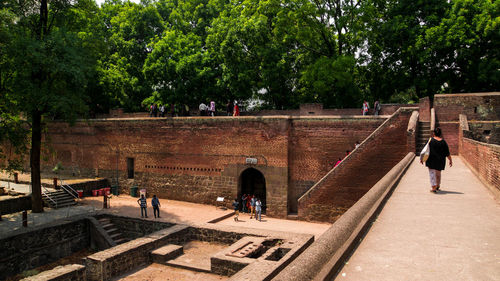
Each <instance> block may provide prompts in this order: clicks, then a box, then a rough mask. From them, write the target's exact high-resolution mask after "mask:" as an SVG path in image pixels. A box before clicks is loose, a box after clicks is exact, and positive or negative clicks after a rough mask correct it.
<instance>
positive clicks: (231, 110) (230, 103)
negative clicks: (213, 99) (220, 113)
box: [226, 101, 234, 116]
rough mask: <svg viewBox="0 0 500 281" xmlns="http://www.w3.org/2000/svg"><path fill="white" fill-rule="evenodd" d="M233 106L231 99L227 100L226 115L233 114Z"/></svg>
mask: <svg viewBox="0 0 500 281" xmlns="http://www.w3.org/2000/svg"><path fill="white" fill-rule="evenodd" d="M233 108H234V105H233V103H232V102H231V101H228V102H227V105H226V111H227V116H233Z"/></svg>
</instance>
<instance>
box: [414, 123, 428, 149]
mask: <svg viewBox="0 0 500 281" xmlns="http://www.w3.org/2000/svg"><path fill="white" fill-rule="evenodd" d="M430 137H431V122H418V135H417V141H416V143H415V148H416V151H415V153H416V155H420V151H422V149H423V148H424V146H425V144H426V143H427V141H428V140H429V138H430Z"/></svg>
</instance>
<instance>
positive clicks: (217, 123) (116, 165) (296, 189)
mask: <svg viewBox="0 0 500 281" xmlns="http://www.w3.org/2000/svg"><path fill="white" fill-rule="evenodd" d="M384 120H385V118H384V117H286V116H277V117H239V118H233V117H219V118H174V119H172V118H168V119H166V118H144V119H106V120H91V121H89V122H78V123H76V125H75V126H73V127H70V126H69V125H68V124H65V123H62V122H54V123H51V124H49V129H48V136H47V138H46V140H47V142H48V143H50V147H51V148H52V150H53V151H54V152H55V153H51V154H49V155H50V156H52V155H53V156H52V157H49V158H51V159H50V161H49V162H47V163H45V168H46V169H49V168H51V167H53V166H54V165H55V163H57V162H58V161H61V162H62V165H63V166H64V167H65V169H64V170H63V172H71V171H74V170H78V171H79V172H81V173H82V174H83V175H85V174H88V175H99V176H100V177H107V178H109V179H110V181H111V182H113V181H115V179H116V178H118V181H119V183H120V186H121V192H126V193H128V192H129V188H130V187H132V186H133V185H137V186H139V188H146V189H147V192H148V195H152V194H156V195H158V196H159V197H160V198H169V199H175V200H184V201H191V202H198V203H208V204H214V203H215V199H216V198H217V196H223V197H226V198H228V199H232V198H234V197H237V196H238V194H239V192H240V191H239V189H240V182H239V181H240V175H241V174H242V173H243V172H244V171H245V170H246V169H247V168H250V167H252V168H255V169H257V170H258V171H260V172H261V173H262V174H263V175H264V178H265V183H266V201H267V202H266V203H267V214H268V215H271V216H278V217H285V216H286V215H287V213H288V212H289V211H292V212H294V211H296V200H297V198H298V197H299V196H300V195H302V194H303V193H304V192H305V191H306V190H307V189H308V188H310V187H311V186H312V185H313V184H314V182H316V181H318V180H319V179H320V178H321V177H322V176H323V175H324V174H326V172H327V171H328V170H329V169H330V168H331V167H332V166H333V165H334V163H335V162H336V161H337V159H338V158H339V157H343V156H344V155H345V150H352V149H353V148H354V143H355V142H356V141H358V140H359V141H362V140H363V139H364V138H366V136H368V135H369V134H370V133H371V132H372V131H374V130H375V128H377V127H378V126H379V125H380V124H381V123H382V122H383V121H384ZM48 146H49V145H48ZM127 158H133V159H134V171H135V173H134V178H133V179H128V177H127ZM246 158H256V159H257V164H246ZM229 201H230V200H228V202H229Z"/></svg>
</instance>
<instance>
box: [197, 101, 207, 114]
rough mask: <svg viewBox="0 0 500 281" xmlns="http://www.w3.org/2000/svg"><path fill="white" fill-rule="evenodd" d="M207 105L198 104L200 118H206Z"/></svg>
mask: <svg viewBox="0 0 500 281" xmlns="http://www.w3.org/2000/svg"><path fill="white" fill-rule="evenodd" d="M207 108H208V107H207V105H206V104H204V103H200V106H199V109H200V116H206V115H207Z"/></svg>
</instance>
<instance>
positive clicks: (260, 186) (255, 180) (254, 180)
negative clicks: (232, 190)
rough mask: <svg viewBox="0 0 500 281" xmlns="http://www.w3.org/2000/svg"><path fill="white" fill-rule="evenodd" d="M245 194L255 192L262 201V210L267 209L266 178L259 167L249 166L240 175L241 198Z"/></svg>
mask: <svg viewBox="0 0 500 281" xmlns="http://www.w3.org/2000/svg"><path fill="white" fill-rule="evenodd" d="M243 194H254V195H255V196H256V197H257V198H259V199H260V201H261V202H262V212H265V211H266V179H265V178H264V175H263V174H262V173H261V172H260V171H259V170H257V169H254V168H248V169H246V170H245V171H243V173H241V176H240V196H239V197H240V198H241V195H243Z"/></svg>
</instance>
